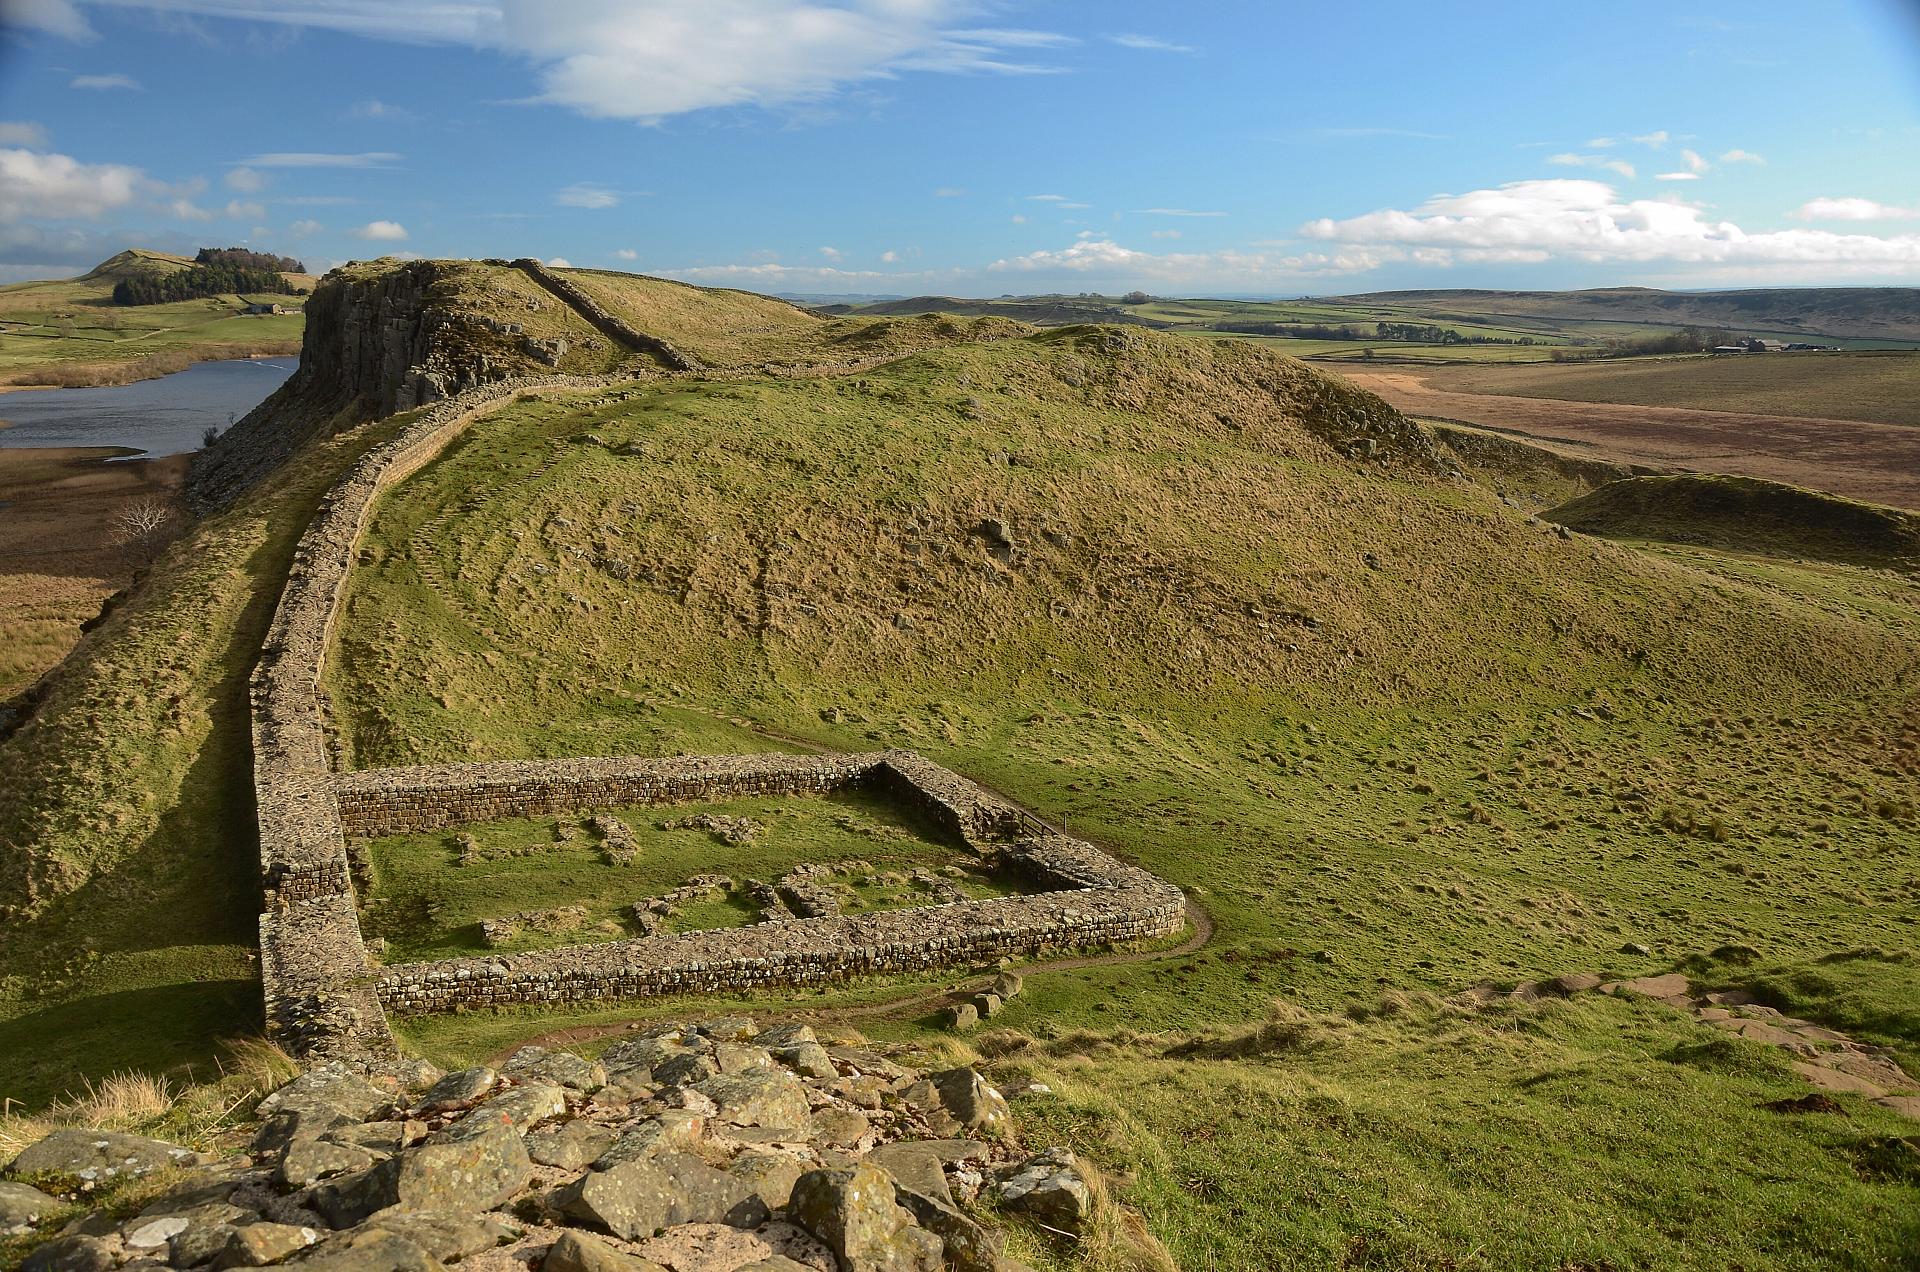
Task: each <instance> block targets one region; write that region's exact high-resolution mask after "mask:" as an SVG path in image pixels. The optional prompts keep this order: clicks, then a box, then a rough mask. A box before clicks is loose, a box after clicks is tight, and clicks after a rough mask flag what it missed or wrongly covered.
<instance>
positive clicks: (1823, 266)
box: [1300, 179, 1920, 278]
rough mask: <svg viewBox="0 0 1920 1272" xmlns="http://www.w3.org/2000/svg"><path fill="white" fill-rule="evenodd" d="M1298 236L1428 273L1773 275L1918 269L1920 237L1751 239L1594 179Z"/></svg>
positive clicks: (1446, 200) (1473, 198)
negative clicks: (1507, 266)
mask: <svg viewBox="0 0 1920 1272" xmlns="http://www.w3.org/2000/svg"><path fill="white" fill-rule="evenodd" d="M1300 233H1301V234H1302V235H1303V236H1305V237H1306V238H1309V239H1316V240H1320V241H1324V242H1333V243H1339V244H1343V245H1346V246H1349V247H1352V248H1356V249H1359V250H1363V251H1368V252H1373V253H1378V254H1380V255H1381V257H1382V259H1387V260H1404V261H1412V262H1414V263H1418V264H1429V265H1438V266H1447V265H1453V264H1456V263H1508V262H1543V261H1549V260H1557V259H1565V260H1577V261H1586V262H1591V263H1598V264H1627V263H1632V264H1642V263H1651V262H1667V263H1671V264H1676V265H1685V266H1699V267H1713V268H1715V269H1717V270H1719V271H1720V272H1721V273H1723V274H1724V273H1729V272H1739V271H1745V272H1746V273H1749V274H1757V275H1762V276H1766V277H1773V278H1780V277H1784V276H1787V275H1793V276H1795V277H1811V276H1838V275H1849V274H1850V275H1876V274H1877V275H1888V274H1903V275H1905V274H1915V273H1920V234H1905V235H1891V236H1886V237H1880V236H1875V235H1869V234H1835V233H1831V232H1829V231H1825V230H1811V229H1806V230H1800V229H1796V230H1773V231H1758V232H1749V231H1747V230H1744V229H1742V228H1741V227H1740V226H1738V225H1735V224H1733V223H1732V222H1729V221H1710V220H1708V219H1707V218H1706V216H1705V215H1704V212H1703V209H1701V208H1700V207H1698V206H1696V205H1694V204H1690V203H1683V202H1679V201H1674V200H1667V199H1659V200H1656V199H1632V200H1623V199H1621V197H1620V196H1619V194H1618V193H1617V192H1616V191H1615V190H1614V188H1613V187H1612V186H1609V185H1607V184H1605V183H1604V182H1599V181H1583V180H1573V179H1563V180H1551V181H1516V182H1513V183H1511V184H1509V185H1504V186H1501V187H1499V188H1498V189H1494V190H1474V191H1470V192H1468V193H1466V194H1460V195H1451V194H1443V195H1437V196H1435V197H1434V198H1432V199H1429V200H1428V201H1427V202H1426V203H1424V204H1421V205H1420V206H1419V207H1417V208H1414V209H1412V210H1411V211H1399V210H1394V209H1387V210H1383V211H1379V212H1369V213H1367V214H1366V215H1364V216H1357V217H1351V218H1348V219H1345V220H1333V219H1331V218H1322V219H1320V220H1317V221H1311V222H1308V223H1307V224H1306V225H1304V226H1302V227H1301V229H1300Z"/></svg>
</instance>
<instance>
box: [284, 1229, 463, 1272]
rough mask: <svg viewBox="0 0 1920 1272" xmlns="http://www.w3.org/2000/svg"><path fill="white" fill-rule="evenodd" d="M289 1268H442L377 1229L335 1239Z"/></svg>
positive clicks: (421, 1271) (423, 1271) (368, 1271)
mask: <svg viewBox="0 0 1920 1272" xmlns="http://www.w3.org/2000/svg"><path fill="white" fill-rule="evenodd" d="M290 1266H293V1267H297V1268H304V1269H306V1270H307V1272H443V1270H444V1268H445V1267H446V1265H445V1264H443V1263H441V1262H440V1260H438V1259H436V1258H434V1257H433V1256H432V1255H430V1254H428V1253H427V1252H426V1251H425V1250H422V1249H421V1248H420V1247H419V1246H417V1245H415V1244H414V1243H413V1242H411V1241H408V1240H407V1239H406V1238H405V1237H397V1236H395V1235H394V1234H393V1233H391V1232H384V1231H381V1230H379V1229H377V1228H376V1229H372V1230H370V1231H367V1232H357V1233H348V1234H345V1235H343V1236H339V1237H335V1238H334V1239H333V1240H331V1241H329V1242H327V1243H326V1244H325V1245H321V1246H316V1247H315V1248H314V1250H313V1252H312V1253H310V1254H308V1255H307V1256H306V1257H305V1258H302V1259H298V1260H296V1261H295V1262H294V1263H293V1264H291V1265H290Z"/></svg>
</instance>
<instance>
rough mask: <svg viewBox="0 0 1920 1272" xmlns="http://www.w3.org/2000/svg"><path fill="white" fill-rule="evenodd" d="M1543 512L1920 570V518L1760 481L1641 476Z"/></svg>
mask: <svg viewBox="0 0 1920 1272" xmlns="http://www.w3.org/2000/svg"><path fill="white" fill-rule="evenodd" d="M1542 515H1543V516H1545V517H1546V518H1547V519H1548V520H1549V521H1555V522H1558V523H1560V524H1561V525H1565V526H1571V527H1573V528H1574V529H1575V530H1581V531H1585V532H1586V533H1588V534H1600V535H1606V536H1607V537H1609V538H1614V539H1660V540H1666V541H1672V542H1680V543H1704V544H1710V545H1713V546H1716V547H1721V548H1727V549H1731V550H1736V551H1746V552H1762V553H1770V554H1774V555H1783V556H1796V557H1810V558H1813V559H1815V560H1822V561H1839V562H1844V563H1847V564H1852V565H1862V566H1868V567H1875V568H1882V569H1892V570H1900V571H1904V572H1908V573H1920V514H1916V513H1911V512H1906V511H1903V510H1902V509H1899V508H1886V507H1882V506H1880V505H1878V504H1869V503H1861V502H1859V501H1857V500H1853V499H1843V498H1841V497H1840V496H1838V495H1829V494H1824V493H1822V492H1820V491H1814V490H1803V489H1801V488H1800V487H1798V486H1788V485H1783V484H1782V483H1780V482H1775V481H1761V480H1760V479H1758V478H1756V477H1725V476H1700V475H1695V474H1683V475H1675V476H1662V477H1636V478H1633V479H1631V480H1628V481H1616V482H1610V483H1608V484H1606V485H1604V486H1601V487H1600V488H1599V489H1597V490H1593V491H1590V492H1588V493H1586V494H1583V495H1580V496H1579V497H1578V498H1575V499H1572V500H1570V501H1568V502H1567V503H1564V504H1561V505H1560V506H1559V507H1557V508H1554V509H1552V510H1550V511H1548V512H1546V513H1543V514H1542Z"/></svg>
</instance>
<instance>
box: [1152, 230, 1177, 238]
mask: <svg viewBox="0 0 1920 1272" xmlns="http://www.w3.org/2000/svg"><path fill="white" fill-rule="evenodd" d="M1153 237H1155V238H1164V239H1177V238H1179V237H1180V231H1179V230H1155V231H1154V232H1153Z"/></svg>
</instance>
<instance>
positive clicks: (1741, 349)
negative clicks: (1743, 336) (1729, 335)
mask: <svg viewBox="0 0 1920 1272" xmlns="http://www.w3.org/2000/svg"><path fill="white" fill-rule="evenodd" d="M1746 351H1747V346H1745V345H1743V344H1737V345H1715V346H1714V347H1713V349H1712V353H1713V356H1714V357H1716V358H1720V357H1725V356H1726V355H1727V354H1730V353H1745V352H1746Z"/></svg>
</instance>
